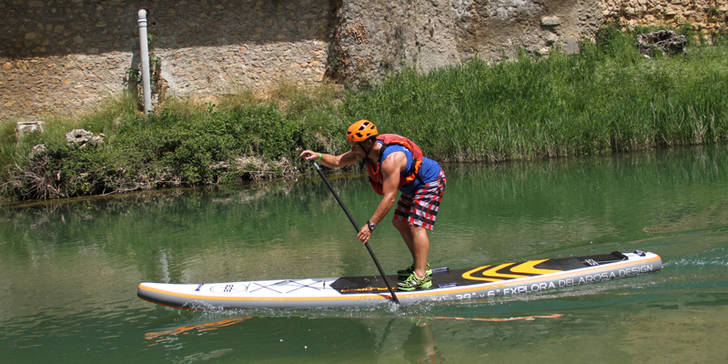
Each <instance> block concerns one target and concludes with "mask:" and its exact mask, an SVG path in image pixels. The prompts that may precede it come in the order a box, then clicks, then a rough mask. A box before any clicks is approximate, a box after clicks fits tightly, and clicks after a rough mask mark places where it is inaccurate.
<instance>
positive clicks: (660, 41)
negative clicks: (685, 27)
mask: <svg viewBox="0 0 728 364" xmlns="http://www.w3.org/2000/svg"><path fill="white" fill-rule="evenodd" d="M686 44H687V39H686V38H685V36H684V35H679V34H677V33H675V32H674V31H672V30H658V31H656V32H652V33H642V34H640V35H639V36H638V37H637V46H638V47H639V50H640V52H641V53H642V54H644V55H645V56H648V57H651V56H653V55H654V54H653V53H652V52H653V51H654V50H658V51H660V52H662V54H684V53H685V45H686Z"/></svg>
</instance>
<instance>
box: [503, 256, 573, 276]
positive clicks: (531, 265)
mask: <svg viewBox="0 0 728 364" xmlns="http://www.w3.org/2000/svg"><path fill="white" fill-rule="evenodd" d="M547 260H548V259H541V260H529V261H527V262H523V263H521V264H519V265H517V266H515V267H513V268H511V272H513V273H527V274H548V273H556V272H563V271H561V270H556V269H541V268H536V267H535V266H536V265H539V264H541V263H543V262H545V261H547Z"/></svg>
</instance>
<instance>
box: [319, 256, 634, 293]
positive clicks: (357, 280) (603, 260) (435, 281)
mask: <svg viewBox="0 0 728 364" xmlns="http://www.w3.org/2000/svg"><path fill="white" fill-rule="evenodd" d="M626 259H627V256H625V255H624V254H622V253H620V252H617V251H615V252H612V253H610V254H601V255H588V256H582V257H570V258H556V259H547V260H546V261H544V262H541V263H538V264H535V265H533V268H535V269H539V270H544V269H546V270H558V271H566V270H572V269H578V268H584V267H589V266H595V265H603V264H609V263H615V262H619V261H622V260H626ZM529 262H533V261H521V262H517V263H510V264H493V265H483V266H479V267H473V268H467V269H447V268H444V269H443V268H437V269H434V270H433V273H432V288H446V287H455V286H467V285H473V284H482V283H485V282H487V281H493V282H497V281H505V280H511V279H516V278H525V277H533V276H538V275H540V274H539V273H524V272H523V271H522V270H519V269H517V267H519V266H521V265H522V264H524V263H529ZM500 265H503V267H499V266H500ZM495 268H498V269H497V270H496V269H495ZM512 269H515V270H516V271H515V272H514V271H513V270H512ZM484 271H487V272H492V274H488V273H484ZM466 272H474V273H475V272H477V273H478V274H480V275H479V276H478V277H479V279H467V278H464V277H463V275H464V273H466ZM387 280H388V281H389V283H390V284H391V285H392V288H393V289H394V290H396V289H397V282H398V281H399V280H398V277H397V276H396V275H388V276H387ZM331 287H332V288H334V289H336V290H337V291H339V292H340V293H342V294H356V293H379V292H381V293H386V292H388V291H389V289H388V288H387V285H386V284H385V283H384V280H383V279H382V277H381V276H364V277H341V278H339V279H337V280H336V281H334V283H332V284H331Z"/></svg>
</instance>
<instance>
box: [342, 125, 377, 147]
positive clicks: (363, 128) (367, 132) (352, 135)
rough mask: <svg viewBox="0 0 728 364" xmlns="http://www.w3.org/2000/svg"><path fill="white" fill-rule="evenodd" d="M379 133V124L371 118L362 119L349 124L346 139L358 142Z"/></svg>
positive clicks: (350, 141)
mask: <svg viewBox="0 0 728 364" xmlns="http://www.w3.org/2000/svg"><path fill="white" fill-rule="evenodd" d="M377 134H379V132H378V131H377V126H376V125H374V123H373V122H371V121H369V120H364V119H362V120H359V121H357V122H355V123H354V124H351V125H350V126H349V129H347V130H346V140H348V141H349V143H358V142H363V141H365V140H367V139H369V137H373V136H375V135H377Z"/></svg>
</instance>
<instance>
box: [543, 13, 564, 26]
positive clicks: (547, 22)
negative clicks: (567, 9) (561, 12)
mask: <svg viewBox="0 0 728 364" xmlns="http://www.w3.org/2000/svg"><path fill="white" fill-rule="evenodd" d="M560 24H561V19H560V18H559V17H558V16H556V15H551V16H543V17H541V25H542V26H545V27H555V26H557V25H560Z"/></svg>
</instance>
